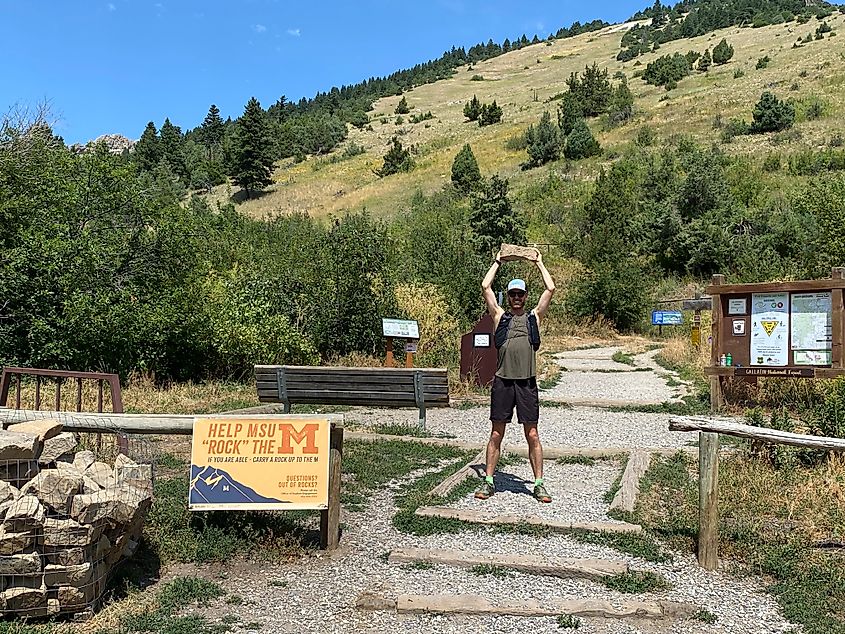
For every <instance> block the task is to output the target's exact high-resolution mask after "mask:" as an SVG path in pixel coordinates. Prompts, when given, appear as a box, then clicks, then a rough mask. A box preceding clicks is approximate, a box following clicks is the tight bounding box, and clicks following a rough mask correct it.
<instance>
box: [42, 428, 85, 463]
mask: <svg viewBox="0 0 845 634" xmlns="http://www.w3.org/2000/svg"><path fill="white" fill-rule="evenodd" d="M75 448H76V436H74V435H73V433H72V432H69V431H63V432H62V433H60V434H58V435H57V436H55V437H53V438H48V439H47V440H45V441H44V448H43V449H42V450H41V455H40V456H39V457H38V461H39V462H40V463H41V464H49V463H51V462H56V461H57V460H58V459H59V458H60V457H62V456H63V455H65V454H67V453H69V452H71V451H73V450H74V449H75Z"/></svg>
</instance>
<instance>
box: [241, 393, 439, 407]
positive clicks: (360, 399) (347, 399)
mask: <svg viewBox="0 0 845 634" xmlns="http://www.w3.org/2000/svg"><path fill="white" fill-rule="evenodd" d="M258 397H259V400H264V399H265V398H269V399H275V400H279V394H278V392H273V391H267V392H265V391H261V392H259V393H258ZM321 399H322V400H324V401H325V404H326V405H329V404H331V403H341V402H342V403H345V404H347V405H372V404H373V403H376V402H378V403H384V404H386V405H388V406H390V405H396V406H397V407H398V406H399V404H400V403H410V404H411V405H416V399H415V398H414V397H413V396H412V395H409V394H403V393H401V392H396V393H390V392H341V391H332V392H329V391H320V390H312V391H307V392H306V391H299V390H296V391H293V390H289V391H288V400H289V401H290V402H291V403H317V404H319V403H321V402H322V401H321ZM423 399H424V401H425V403H426V405H428V404H429V403H440V404H443V405H448V402H449V397H448V395H446V394H430V393H429V394H424V395H423Z"/></svg>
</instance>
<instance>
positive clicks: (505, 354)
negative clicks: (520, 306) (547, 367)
mask: <svg viewBox="0 0 845 634" xmlns="http://www.w3.org/2000/svg"><path fill="white" fill-rule="evenodd" d="M536 374H537V361H536V358H535V356H534V348H532V347H531V340H530V338H529V337H528V313H524V314H522V315H514V316H513V317H512V318H511V324H510V328H509V329H508V338H507V339H506V340H505V343H504V344H502V347H501V348H499V364H498V368H497V369H496V376H498V377H501V378H503V379H530V378H531V377H533V376H536Z"/></svg>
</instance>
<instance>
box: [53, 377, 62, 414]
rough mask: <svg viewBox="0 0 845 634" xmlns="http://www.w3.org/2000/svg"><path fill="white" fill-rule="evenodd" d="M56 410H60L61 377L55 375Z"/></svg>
mask: <svg viewBox="0 0 845 634" xmlns="http://www.w3.org/2000/svg"><path fill="white" fill-rule="evenodd" d="M53 409H55V410H56V411H57V412H60V411H62V377H60V376H58V377H56V407H54V408H53Z"/></svg>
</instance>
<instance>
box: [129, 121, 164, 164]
mask: <svg viewBox="0 0 845 634" xmlns="http://www.w3.org/2000/svg"><path fill="white" fill-rule="evenodd" d="M132 158H133V160H134V161H135V164H136V165H137V166H138V169H139V170H141V171H143V172H150V171H152V170H153V169H154V168H155V167H156V165H158V162H159V161H160V160H161V149H160V148H159V138H158V130H156V126H155V124H154V123H153V122H152V121H150V122H149V123H148V124H147V127H146V128H144V132H143V134H141V138H140V139H138V142H137V143H136V144H135V148H134V149H133V151H132Z"/></svg>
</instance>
